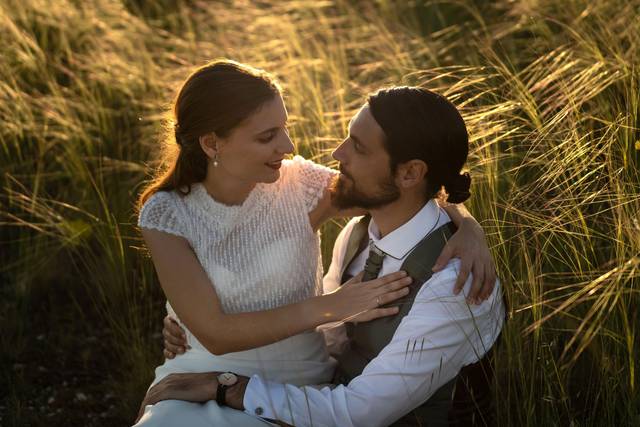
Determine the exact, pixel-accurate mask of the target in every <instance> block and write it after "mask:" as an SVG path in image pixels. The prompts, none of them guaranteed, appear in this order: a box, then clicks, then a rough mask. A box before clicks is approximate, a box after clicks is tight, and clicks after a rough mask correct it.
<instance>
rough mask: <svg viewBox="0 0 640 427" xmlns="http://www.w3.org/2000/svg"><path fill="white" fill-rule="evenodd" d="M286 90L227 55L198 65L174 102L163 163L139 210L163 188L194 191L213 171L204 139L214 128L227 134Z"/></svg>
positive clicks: (220, 135)
mask: <svg viewBox="0 0 640 427" xmlns="http://www.w3.org/2000/svg"><path fill="white" fill-rule="evenodd" d="M279 94H280V86H279V85H278V83H277V82H276V81H275V79H274V77H273V76H271V75H270V74H268V73H266V72H265V71H262V70H259V69H256V68H253V67H250V66H248V65H245V64H241V63H238V62H235V61H230V60H227V59H222V60H216V61H212V62H210V63H208V64H206V65H204V66H202V67H199V68H198V69H196V70H195V71H194V72H193V73H191V75H190V76H189V77H188V78H187V80H186V81H185V82H184V83H183V85H182V87H181V88H180V90H179V91H178V95H177V97H176V98H175V101H174V103H173V108H172V113H173V117H172V120H171V125H172V126H170V127H169V131H168V132H167V144H166V145H165V147H164V150H163V153H162V157H161V159H160V166H159V168H158V169H157V170H156V171H155V173H154V176H153V178H152V179H151V181H150V182H149V183H148V184H147V185H146V186H145V187H144V189H143V190H142V192H141V193H140V197H139V199H138V209H140V208H142V205H143V204H144V203H145V202H146V201H147V200H148V199H149V197H151V196H152V195H153V194H155V193H156V192H158V191H171V190H176V191H178V192H180V193H181V194H183V195H187V194H189V192H190V191H191V185H192V184H194V183H196V182H201V181H203V180H204V179H205V177H206V174H207V163H208V157H207V155H206V154H205V152H204V151H203V150H202V148H201V147H200V142H199V138H200V136H202V135H206V134H208V133H211V132H215V134H216V135H217V136H219V137H221V138H224V137H226V136H227V135H228V134H229V133H230V132H231V131H232V130H233V129H234V128H235V127H236V126H238V125H240V124H241V123H242V122H243V121H244V120H246V119H247V118H248V117H249V116H251V115H252V114H253V113H254V112H255V111H257V110H258V109H259V108H260V107H261V106H262V105H263V104H264V103H265V102H267V101H270V100H272V99H273V98H274V97H275V96H278V95H279Z"/></svg>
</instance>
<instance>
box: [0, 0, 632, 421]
mask: <svg viewBox="0 0 640 427" xmlns="http://www.w3.org/2000/svg"><path fill="white" fill-rule="evenodd" d="M223 56H224V57H228V58H232V59H235V60H238V61H242V62H247V63H249V64H251V65H253V66H257V67H262V68H264V69H266V70H268V71H271V72H273V73H275V74H276V75H277V76H278V77H279V79H280V81H281V82H282V84H283V86H284V87H285V102H286V104H287V107H288V109H289V112H290V115H291V119H292V126H291V135H292V138H293V140H294V142H295V143H296V144H297V151H298V152H299V153H300V154H303V155H305V156H307V157H310V158H314V159H316V160H317V161H320V162H324V163H327V164H331V157H330V155H329V153H330V151H331V149H332V148H333V147H335V146H336V144H337V143H338V141H339V140H341V139H342V138H343V137H344V136H345V133H346V127H347V124H348V119H349V118H350V117H351V115H352V114H353V113H354V111H355V110H356V109H357V108H358V107H359V106H360V105H361V103H362V102H363V100H364V96H365V95H366V94H367V93H368V92H370V91H372V90H375V89H377V88H379V87H381V86H383V85H398V84H411V85H423V86H425V87H427V88H429V89H432V90H436V91H438V92H440V93H442V94H444V95H446V96H447V97H449V99H451V100H452V101H453V102H454V103H455V104H456V105H457V106H458V107H459V108H460V109H461V111H462V112H463V115H464V117H465V119H466V122H467V125H468V128H469V131H470V135H471V146H472V149H471V155H470V159H469V162H468V165H467V167H468V169H469V170H470V171H471V173H472V176H473V187H472V199H471V201H470V202H469V204H468V206H469V208H470V210H471V211H472V212H473V214H474V215H475V216H476V217H477V218H478V220H479V221H481V223H482V225H483V226H484V227H485V230H486V233H487V236H488V240H489V242H490V245H491V248H492V252H493V254H494V256H495V259H496V262H497V266H498V272H499V275H500V277H501V278H502V280H503V283H504V285H505V288H506V290H507V293H508V297H509V299H510V301H511V305H512V309H513V313H512V315H513V317H512V319H511V320H510V321H509V323H508V325H507V328H506V330H505V332H504V333H503V337H502V341H501V343H500V345H499V347H498V352H497V353H498V354H497V367H498V368H497V381H496V384H495V395H496V401H497V403H498V415H499V420H500V425H504V426H547V425H548V426H552V425H563V426H609V425H611V426H614V425H615V426H622V425H629V426H631V425H640V392H639V390H638V386H639V381H638V375H639V372H638V368H639V367H640V365H639V363H638V359H639V357H638V350H639V348H640V344H639V335H640V319H639V316H640V312H639V308H638V306H639V303H640V295H639V293H640V270H639V269H640V224H639V222H638V221H639V219H638V217H639V212H640V165H639V157H640V129H639V128H640V69H639V68H640V0H500V1H480V0H477V1H472V0H458V1H455V0H454V1H417V0H416V1H381V0H380V1H341V0H335V1H304V0H300V1H254V2H251V1H231V0H230V1H195V0H193V1H186V0H162V1H148V2H147V1H141V0H137V1H134V0H129V1H124V0H123V1H116V0H87V1H82V0H75V1H71V0H68V1H63V0H55V1H38V0H0V172H1V174H0V181H1V188H2V191H1V196H0V224H1V228H0V244H1V252H0V282H1V284H2V287H1V289H0V320H1V323H2V328H1V332H0V342H1V343H2V349H1V354H0V361H1V363H2V366H1V370H0V372H1V377H0V378H1V379H0V397H1V401H0V417H1V418H0V424H2V425H3V426H22V425H34V426H57V425H59V426H71V425H83V426H116V425H129V424H130V423H131V422H132V420H133V419H134V418H135V414H136V412H137V409H138V405H139V404H140V401H141V399H142V397H143V395H144V392H145V391H146V388H147V386H148V385H149V383H150V381H151V379H152V377H153V369H154V367H155V366H157V365H158V364H159V363H160V362H161V360H162V352H161V346H162V340H161V337H160V333H159V332H160V329H161V319H162V317H163V315H164V307H163V304H164V300H163V296H162V293H161V290H160V287H159V286H158V284H157V279H156V277H155V274H154V270H153V266H152V263H151V261H150V259H149V258H148V256H146V254H145V252H144V250H143V249H142V246H143V245H142V241H141V238H140V235H139V233H138V231H137V230H136V228H135V221H136V212H135V210H134V202H135V200H136V196H137V194H138V191H139V190H140V188H141V183H142V182H143V181H144V180H145V179H148V178H149V174H150V173H151V171H152V170H153V169H152V168H153V167H156V166H157V164H156V163H155V162H154V159H156V158H157V156H158V154H159V152H160V149H161V147H162V144H163V143H164V141H165V137H164V133H163V129H164V126H165V122H164V119H165V118H166V111H167V109H168V108H169V106H170V103H171V101H172V98H173V96H174V95H175V90H176V88H177V85H178V84H179V83H180V82H181V81H182V80H183V79H184V78H185V77H186V76H187V75H188V73H189V72H190V70H191V69H192V68H193V67H194V66H197V65H202V64H203V63H205V62H206V61H207V60H210V59H213V58H217V57H223ZM169 142H171V141H169ZM340 226H341V224H330V225H327V226H325V227H324V229H323V237H324V242H323V251H324V254H325V263H326V262H327V261H328V260H329V259H330V257H329V256H327V254H330V250H331V247H332V245H333V239H334V238H335V235H336V234H337V232H338V231H339V227H340Z"/></svg>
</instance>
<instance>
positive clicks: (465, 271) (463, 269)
mask: <svg viewBox="0 0 640 427" xmlns="http://www.w3.org/2000/svg"><path fill="white" fill-rule="evenodd" d="M470 272H471V264H470V263H469V261H467V260H465V259H464V258H463V259H461V260H460V271H459V272H458V278H457V279H456V284H455V286H454V287H453V293H454V294H455V295H458V294H459V293H460V291H461V290H462V288H463V287H464V284H465V283H466V282H467V278H468V277H469V273H470Z"/></svg>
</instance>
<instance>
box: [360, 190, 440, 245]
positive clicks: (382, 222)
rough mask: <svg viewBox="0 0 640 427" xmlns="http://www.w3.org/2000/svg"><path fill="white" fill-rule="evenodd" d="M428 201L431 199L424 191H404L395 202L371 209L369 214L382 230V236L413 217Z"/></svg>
mask: <svg viewBox="0 0 640 427" xmlns="http://www.w3.org/2000/svg"><path fill="white" fill-rule="evenodd" d="M428 201H429V199H428V198H427V197H426V196H425V195H424V194H422V193H417V192H412V193H404V194H402V195H401V196H400V198H398V200H396V201H394V202H391V203H389V204H387V205H385V206H382V207H380V208H375V209H370V210H369V214H370V215H371V219H372V220H373V221H374V222H375V223H376V226H377V227H378V230H379V231H380V238H382V237H384V236H386V235H387V234H389V233H391V232H392V231H394V230H395V229H396V228H398V227H400V226H402V225H403V224H405V223H406V222H407V221H409V220H410V219H411V218H413V217H414V216H415V214H417V213H418V212H419V211H420V209H422V208H423V207H424V205H425V204H426V203H427V202H428Z"/></svg>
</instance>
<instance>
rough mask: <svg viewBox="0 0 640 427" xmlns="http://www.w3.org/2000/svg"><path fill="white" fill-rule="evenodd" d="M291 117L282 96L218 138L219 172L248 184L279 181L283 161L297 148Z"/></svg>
mask: <svg viewBox="0 0 640 427" xmlns="http://www.w3.org/2000/svg"><path fill="white" fill-rule="evenodd" d="M287 118H288V116H287V110H286V108H285V106H284V102H283V101H282V97H281V96H279V95H278V96H275V97H274V98H273V99H272V100H270V101H267V102H266V103H264V104H263V105H262V106H261V107H260V108H259V109H258V110H257V111H256V112H255V113H253V114H252V115H251V116H249V118H247V119H246V120H245V121H244V122H243V123H242V124H240V125H239V126H237V127H236V128H235V129H233V130H232V131H231V133H230V134H229V135H228V136H226V137H225V138H219V139H218V141H217V142H218V166H217V169H219V171H217V172H223V173H224V174H225V175H228V176H229V178H233V179H238V180H241V181H244V182H247V183H258V182H266V183H271V182H275V181H277V180H278V178H279V177H280V167H281V165H282V160H283V158H284V157H285V156H286V155H287V154H290V153H292V152H293V148H294V147H293V143H292V142H291V139H290V138H289V131H288V130H287ZM210 167H211V166H210Z"/></svg>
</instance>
